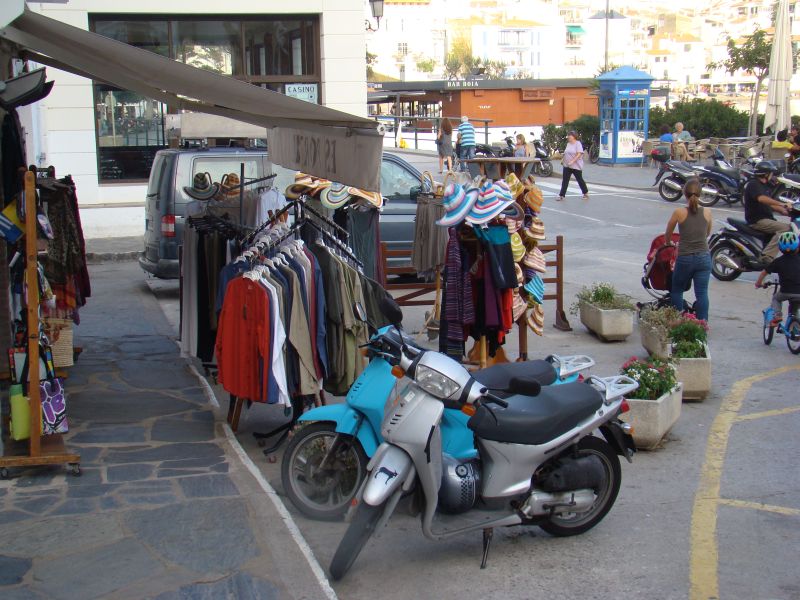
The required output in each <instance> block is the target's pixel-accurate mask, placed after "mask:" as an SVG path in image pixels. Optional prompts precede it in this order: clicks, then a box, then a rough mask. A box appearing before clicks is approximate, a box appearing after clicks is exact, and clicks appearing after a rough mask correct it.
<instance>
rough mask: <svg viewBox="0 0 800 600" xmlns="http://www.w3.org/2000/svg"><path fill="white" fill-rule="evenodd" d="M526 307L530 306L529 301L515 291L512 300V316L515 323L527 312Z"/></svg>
mask: <svg viewBox="0 0 800 600" xmlns="http://www.w3.org/2000/svg"><path fill="white" fill-rule="evenodd" d="M526 308H528V303H527V302H525V300H524V299H523V298H522V296H520V295H519V293H518V292H514V298H513V300H512V301H511V318H512V319H513V320H514V322H515V323H516V322H517V321H519V320H520V318H521V317H522V315H524V314H525V309H526Z"/></svg>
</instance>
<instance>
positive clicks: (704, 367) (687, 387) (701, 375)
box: [675, 344, 711, 400]
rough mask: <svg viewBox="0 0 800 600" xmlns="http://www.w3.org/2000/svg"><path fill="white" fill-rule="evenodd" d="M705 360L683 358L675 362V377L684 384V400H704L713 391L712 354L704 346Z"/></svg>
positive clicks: (706, 346) (704, 345) (705, 345)
mask: <svg viewBox="0 0 800 600" xmlns="http://www.w3.org/2000/svg"><path fill="white" fill-rule="evenodd" d="M703 348H705V351H706V356H705V358H681V359H680V360H676V362H675V376H676V378H677V379H678V381H680V382H681V383H682V384H683V399H684V400H704V399H705V397H706V396H708V392H710V391H711V353H710V352H709V350H708V344H703Z"/></svg>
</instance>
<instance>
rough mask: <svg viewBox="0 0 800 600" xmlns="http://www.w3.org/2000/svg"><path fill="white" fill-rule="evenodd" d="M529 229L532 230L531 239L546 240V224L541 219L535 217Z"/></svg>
mask: <svg viewBox="0 0 800 600" xmlns="http://www.w3.org/2000/svg"><path fill="white" fill-rule="evenodd" d="M528 229H530V235H531V238H533V239H535V240H543V239H545V235H544V222H543V221H542V220H541V219H540V218H539V217H533V220H532V221H531V224H530V226H529V227H528Z"/></svg>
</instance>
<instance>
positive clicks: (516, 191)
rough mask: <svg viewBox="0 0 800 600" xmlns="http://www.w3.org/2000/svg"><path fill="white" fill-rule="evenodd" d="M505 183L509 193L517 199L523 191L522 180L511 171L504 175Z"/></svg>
mask: <svg viewBox="0 0 800 600" xmlns="http://www.w3.org/2000/svg"><path fill="white" fill-rule="evenodd" d="M506 183H507V184H508V188H509V189H510V190H511V194H512V195H513V196H514V199H518V198H519V197H520V196H521V195H522V194H524V193H525V186H524V185H522V182H521V181H520V180H519V178H518V177H517V176H516V175H515V174H514V173H513V172H512V173H509V174H508V175H506Z"/></svg>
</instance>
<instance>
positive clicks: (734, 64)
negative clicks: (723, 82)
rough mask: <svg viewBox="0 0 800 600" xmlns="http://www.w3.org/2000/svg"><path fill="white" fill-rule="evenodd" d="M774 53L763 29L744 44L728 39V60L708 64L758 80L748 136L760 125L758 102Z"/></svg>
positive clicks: (757, 31) (752, 134) (752, 97)
mask: <svg viewBox="0 0 800 600" xmlns="http://www.w3.org/2000/svg"><path fill="white" fill-rule="evenodd" d="M771 52H772V41H771V40H769V39H767V33H766V31H764V30H763V29H758V30H756V31H755V32H754V33H753V35H751V36H748V37H746V38H745V39H744V41H743V42H741V43H737V42H736V41H735V40H733V39H732V38H728V58H727V59H725V60H721V61H717V62H712V63H709V64H708V68H709V69H725V71H726V72H727V73H730V74H731V75H733V74H734V73H736V71H747V72H749V73H752V74H753V75H754V76H755V78H756V86H755V88H754V89H753V94H752V96H751V98H750V122H749V125H748V128H747V134H748V135H750V136H754V135H756V132H757V125H758V100H759V97H760V94H761V87H762V85H763V83H764V79H766V77H767V75H768V74H769V56H770V53H771Z"/></svg>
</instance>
